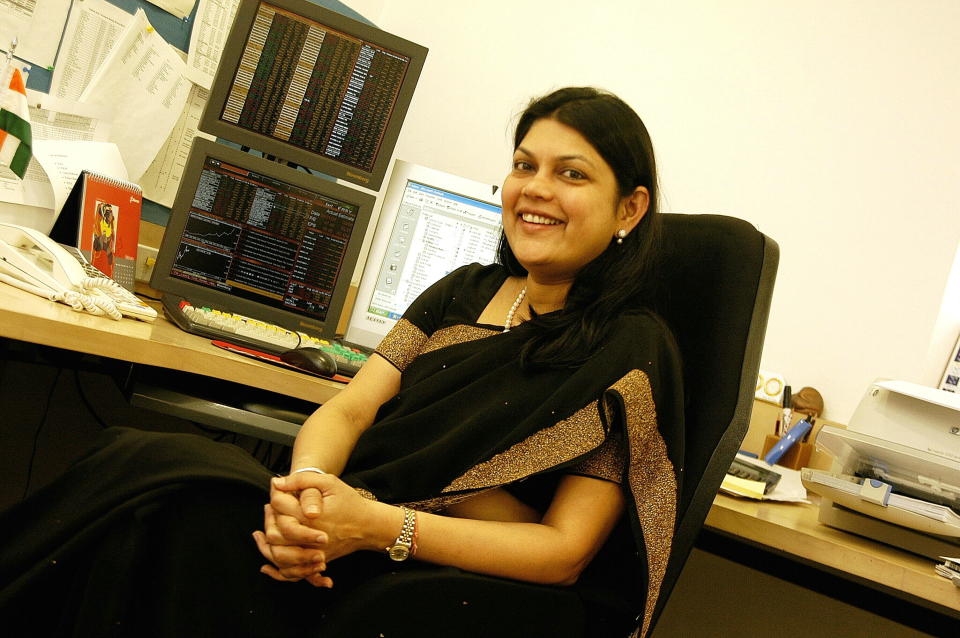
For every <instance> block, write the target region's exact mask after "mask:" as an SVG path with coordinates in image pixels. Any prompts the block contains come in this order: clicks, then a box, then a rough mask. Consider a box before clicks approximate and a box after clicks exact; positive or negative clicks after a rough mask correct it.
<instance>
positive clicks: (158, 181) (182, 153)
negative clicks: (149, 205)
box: [140, 84, 215, 206]
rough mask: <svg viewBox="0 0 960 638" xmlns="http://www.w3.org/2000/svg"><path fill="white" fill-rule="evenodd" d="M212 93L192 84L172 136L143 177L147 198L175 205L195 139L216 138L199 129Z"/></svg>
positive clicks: (142, 181)
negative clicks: (198, 126)
mask: <svg viewBox="0 0 960 638" xmlns="http://www.w3.org/2000/svg"><path fill="white" fill-rule="evenodd" d="M209 94H210V92H209V91H207V90H206V89H205V88H203V87H202V86H197V85H196V84H194V85H192V88H191V89H190V96H189V97H188V98H187V103H186V104H185V105H184V107H183V112H182V113H181V114H180V119H179V120H177V123H176V125H174V127H173V131H172V132H171V133H170V137H168V138H167V141H166V143H165V144H164V145H163V148H161V149H160V152H159V153H157V156H156V157H155V158H154V159H153V163H151V164H150V168H148V169H147V172H146V173H144V174H143V177H141V178H140V187H141V188H143V196H144V197H146V198H147V199H149V200H151V201H154V202H157V203H158V204H162V205H163V206H173V199H174V197H176V195H177V188H178V187H179V186H180V178H181V177H182V176H183V169H184V167H185V166H186V164H187V157H188V156H189V155H190V146H191V145H192V144H193V138H195V137H204V138H206V139H208V140H212V139H215V137H214V136H213V135H208V134H207V133H201V132H199V131H198V130H197V125H198V124H199V123H200V114H201V113H203V107H204V106H205V105H206V103H207V96H208V95H209Z"/></svg>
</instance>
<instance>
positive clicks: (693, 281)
mask: <svg viewBox="0 0 960 638" xmlns="http://www.w3.org/2000/svg"><path fill="white" fill-rule="evenodd" d="M663 221H664V241H663V246H662V251H661V257H662V259H661V260H660V262H659V264H658V265H657V281H658V286H657V290H656V292H655V299H656V310H657V312H659V313H660V314H661V316H663V318H664V319H665V320H666V321H667V323H668V324H669V325H670V326H671V328H672V329H673V332H674V335H675V337H676V339H677V341H678V343H679V346H680V351H681V356H682V357H683V364H684V384H685V394H686V408H685V423H686V442H685V445H686V447H685V454H684V456H685V463H684V466H685V470H684V478H683V485H682V489H681V493H680V495H679V499H678V503H677V525H676V530H675V534H674V539H673V547H672V550H671V556H670V560H669V563H668V567H667V572H666V575H665V578H664V580H663V584H662V585H661V588H660V595H659V599H658V602H657V605H656V608H655V611H654V616H653V621H652V623H651V627H650V630H651V631H652V629H653V625H654V624H655V623H656V620H657V618H658V617H659V615H660V613H661V612H662V610H663V607H664V605H665V603H666V601H667V598H668V597H669V595H670V592H671V590H672V589H673V586H674V584H675V583H676V580H677V577H678V576H679V574H680V571H681V570H682V568H683V565H684V563H685V562H686V560H687V556H688V555H689V553H690V550H691V548H692V547H693V543H694V540H695V539H696V537H697V534H698V532H699V531H700V528H701V527H702V525H703V521H704V519H705V518H706V516H707V511H708V510H709V509H710V506H711V504H712V502H713V498H714V496H715V495H716V493H717V490H718V489H719V487H720V483H721V481H722V480H723V476H724V474H725V472H726V470H727V468H729V467H730V462H731V461H732V460H733V457H734V455H735V454H736V452H737V449H738V448H739V446H740V443H741V441H742V440H743V437H744V435H745V434H746V431H747V425H748V421H749V419H750V411H751V407H752V402H753V394H754V390H755V387H756V379H757V372H758V367H759V365H760V352H761V349H762V346H763V337H764V333H765V331H766V325H767V315H768V312H769V309H770V299H771V296H772V293H773V284H774V279H775V277H776V270H777V262H778V259H779V248H778V247H777V244H776V242H774V241H773V240H771V239H769V238H768V237H766V236H765V235H763V234H762V233H760V232H759V231H757V230H756V229H755V228H754V227H753V226H752V225H750V224H749V223H747V222H745V221H743V220H740V219H736V218H733V217H725V216H720V215H677V214H666V215H664V219H663ZM462 578H469V579H470V583H471V584H470V587H471V588H470V594H471V595H470V600H469V605H467V602H466V601H463V600H461V598H459V597H458V592H459V591H461V590H462V588H460V589H458V588H457V584H458V581H460V579H462ZM387 580H389V579H387ZM387 580H385V581H376V580H375V581H374V582H372V583H370V584H369V586H364V587H360V588H359V589H358V590H357V591H354V592H352V593H351V595H350V597H349V599H348V600H347V601H345V602H344V603H343V604H342V605H340V606H339V607H337V608H334V609H331V610H328V613H327V616H326V619H325V621H324V623H323V624H322V626H321V627H322V629H321V630H320V634H319V635H321V636H328V635H329V636H367V635H369V636H373V637H376V636H377V634H378V633H380V635H385V636H391V637H394V636H446V635H453V634H452V633H451V632H450V628H449V627H446V626H445V625H444V622H445V621H444V619H443V616H444V615H445V614H447V613H450V614H452V615H453V616H455V617H457V618H459V619H460V622H461V623H462V625H463V626H462V627H458V629H457V631H456V632H455V633H456V635H458V636H491V635H494V636H503V635H505V634H504V631H503V629H502V627H508V628H509V629H508V633H509V635H510V636H524V637H540V636H543V637H546V636H549V637H550V638H563V637H569V638H583V637H584V630H583V627H584V626H585V625H587V624H588V623H587V622H586V620H585V615H586V614H587V611H586V610H585V609H584V608H583V605H581V604H580V603H579V599H578V598H577V597H576V596H574V595H572V594H571V595H570V596H569V600H564V601H563V602H564V603H565V604H559V605H558V604H557V598H556V597H555V596H551V595H550V594H549V593H548V592H553V590H547V589H546V588H541V587H539V586H537V585H530V584H526V583H519V582H513V581H505V580H501V579H495V578H489V577H485V576H478V575H474V574H469V575H467V574H463V573H462V572H459V571H458V570H453V569H440V570H436V571H425V572H417V571H414V572H412V573H410V574H408V575H406V580H404V581H403V584H402V586H401V587H396V586H395V585H396V582H395V581H392V580H389V582H387ZM398 590H402V591H398ZM540 594H543V596H542V599H541V597H540ZM515 595H523V596H524V600H525V601H530V602H529V604H526V605H525V606H524V608H523V609H522V610H519V613H517V614H516V615H514V612H513V611H511V617H510V618H509V619H503V618H497V616H498V615H500V616H502V612H501V611H500V609H502V607H503V602H504V601H508V600H511V599H512V598H513V596H515ZM566 603H569V604H566ZM538 604H539V605H540V606H539V607H538ZM468 607H469V608H468ZM447 610H452V611H449V612H448V611H447ZM504 621H507V622H506V623H504ZM597 631H598V630H597V629H593V630H592V631H591V632H590V636H589V638H594V637H595V636H597V635H598V634H597ZM624 633H628V632H624ZM604 635H605V636H607V635H612V636H613V637H614V638H625V637H624V636H623V635H622V634H619V633H616V634H614V633H609V632H607V633H605V634H604Z"/></svg>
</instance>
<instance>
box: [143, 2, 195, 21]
mask: <svg viewBox="0 0 960 638" xmlns="http://www.w3.org/2000/svg"><path fill="white" fill-rule="evenodd" d="M150 4H152V5H156V6H158V7H160V8H161V9H163V10H164V11H166V12H167V13H169V14H171V15H175V16H177V17H178V18H180V19H181V20H182V19H183V18H186V17H187V16H188V15H190V12H191V11H193V4H194V0H150Z"/></svg>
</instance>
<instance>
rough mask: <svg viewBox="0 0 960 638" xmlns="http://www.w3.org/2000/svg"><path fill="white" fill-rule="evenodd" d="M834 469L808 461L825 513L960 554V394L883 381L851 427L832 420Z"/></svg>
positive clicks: (900, 543) (934, 553)
mask: <svg viewBox="0 0 960 638" xmlns="http://www.w3.org/2000/svg"><path fill="white" fill-rule="evenodd" d="M816 445H817V448H818V449H821V450H825V451H826V452H828V453H829V454H831V455H832V456H833V466H832V467H831V469H830V471H824V470H815V469H811V468H803V469H802V470H801V480H802V481H803V484H804V486H805V487H806V488H807V489H808V490H809V491H811V492H814V493H817V494H820V496H821V502H820V513H819V520H820V522H822V523H825V524H826V525H829V526H831V527H836V528H839V529H842V530H845V531H848V532H852V533H855V534H859V535H861V536H866V537H868V538H872V539H874V540H878V541H881V542H884V543H887V544H889V545H894V546H896V547H900V548H903V549H906V550H908V551H911V552H914V553H916V554H920V555H923V556H927V557H929V558H937V557H940V556H957V555H958V554H960V395H957V394H952V393H950V392H945V391H943V390H938V389H936V388H929V387H926V386H920V385H916V384H913V383H908V382H905V381H877V382H874V383H873V384H871V385H870V386H869V387H868V388H867V390H866V392H865V393H864V395H863V398H862V399H861V400H860V404H859V405H858V406H857V409H856V411H855V412H854V414H853V417H852V418H851V419H850V423H849V425H848V426H847V429H846V430H844V429H841V428H835V427H830V426H825V427H823V428H822V429H821V430H820V433H819V434H818V435H817V439H816Z"/></svg>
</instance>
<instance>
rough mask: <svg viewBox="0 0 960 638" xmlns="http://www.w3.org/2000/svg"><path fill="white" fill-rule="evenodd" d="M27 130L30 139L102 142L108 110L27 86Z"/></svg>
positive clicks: (107, 134)
mask: <svg viewBox="0 0 960 638" xmlns="http://www.w3.org/2000/svg"><path fill="white" fill-rule="evenodd" d="M27 106H28V108H29V109H30V131H31V133H32V134H33V139H34V140H86V141H88V142H106V141H107V139H108V138H109V137H110V128H111V126H110V122H111V120H110V114H109V113H108V112H106V111H104V109H101V108H96V107H93V106H90V105H89V104H81V103H80V102H74V101H73V100H61V99H60V98H57V97H54V96H52V95H47V94H46V93H41V92H39V91H33V90H31V89H27Z"/></svg>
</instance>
